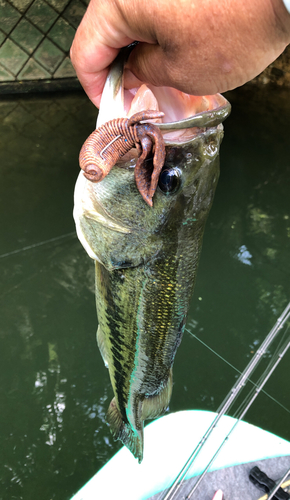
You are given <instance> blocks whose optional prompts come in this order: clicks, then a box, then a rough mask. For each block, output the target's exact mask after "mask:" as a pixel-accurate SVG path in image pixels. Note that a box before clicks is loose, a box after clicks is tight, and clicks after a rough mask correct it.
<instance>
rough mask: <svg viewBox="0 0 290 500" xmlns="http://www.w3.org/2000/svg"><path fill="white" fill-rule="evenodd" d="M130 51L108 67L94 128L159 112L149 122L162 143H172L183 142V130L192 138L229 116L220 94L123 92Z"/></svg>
mask: <svg viewBox="0 0 290 500" xmlns="http://www.w3.org/2000/svg"><path fill="white" fill-rule="evenodd" d="M130 51H131V47H127V48H125V49H122V50H121V51H120V53H119V55H118V57H117V58H116V59H115V61H114V62H113V63H112V65H111V68H110V72H109V75H108V77H107V81H106V84H105V87H104V90H103V94H102V100H101V105H100V111H99V115H98V120H97V127H99V126H100V125H102V124H103V123H105V122H107V121H109V120H112V119H114V118H126V117H127V118H128V117H130V116H132V115H133V114H135V113H137V112H138V111H143V110H145V109H150V110H156V111H162V112H163V113H164V116H163V117H162V118H160V119H158V120H152V123H154V125H155V126H157V127H158V128H159V129H160V130H161V132H162V134H163V137H164V140H165V142H171V141H172V140H173V141H174V142H175V141H176V139H178V138H179V140H180V139H181V142H182V138H183V139H184V140H186V137H185V136H184V131H185V130H187V129H191V130H190V134H187V135H190V136H191V137H192V135H196V134H198V133H200V129H202V128H209V127H216V126H218V125H219V124H220V123H222V122H223V121H224V120H225V119H226V118H227V117H228V116H229V114H230V112H231V105H230V103H229V102H228V101H227V99H226V98H225V97H224V96H222V95H221V94H215V95H206V96H194V95H190V94H186V93H184V92H181V91H180V90H177V89H174V88H171V87H155V86H153V85H146V84H143V85H141V86H140V87H137V88H133V89H128V90H127V89H124V66H125V64H126V60H127V58H128V55H129V53H130ZM148 121H149V120H148ZM150 121H151V120H150ZM178 142H179V141H178Z"/></svg>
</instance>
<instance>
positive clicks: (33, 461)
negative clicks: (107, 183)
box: [0, 89, 290, 500]
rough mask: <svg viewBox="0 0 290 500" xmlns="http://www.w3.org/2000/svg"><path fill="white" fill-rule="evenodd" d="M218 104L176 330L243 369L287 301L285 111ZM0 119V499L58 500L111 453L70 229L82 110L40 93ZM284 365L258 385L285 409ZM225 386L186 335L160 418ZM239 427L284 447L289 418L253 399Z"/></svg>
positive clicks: (80, 98)
mask: <svg viewBox="0 0 290 500" xmlns="http://www.w3.org/2000/svg"><path fill="white" fill-rule="evenodd" d="M228 98H229V99H230V100H231V102H232V104H233V112H232V115H231V117H230V118H229V119H228V120H227V122H226V124H225V139H224V142H223V144H222V149H221V177H220V181H219V185H218V189H217V193H216V197H215V201H214V205H213V208H212V211H211V214H210V217H209V220H208V223H207V227H206V232H205V237H204V245H203V251H202V257H201V261H200V267H199V272H198V277H197V283H196V288H195V293H194V297H193V300H192V307H191V310H190V315H189V318H188V323H187V327H188V329H189V330H190V331H191V332H192V333H194V334H195V335H196V336H197V337H199V338H200V339H201V340H202V341H203V342H206V343H207V344H209V345H210V346H211V348H212V349H214V350H215V351H217V352H218V353H219V354H221V355H222V356H223V357H224V358H226V359H227V360H228V361H229V362H230V363H232V364H233V365H234V366H235V367H237V368H238V369H239V370H243V368H244V367H245V366H246V364H247V363H248V361H249V360H250V357H251V356H252V353H253V352H255V350H256V349H257V347H258V346H259V344H260V343H261V341H262V340H263V339H264V337H265V336H266V334H267V333H268V331H269V330H270V329H271V327H272V326H273V324H274V323H275V321H276V319H277V317H278V316H279V315H280V313H281V312H282V310H283V309H284V307H285V306H286V304H287V303H288V302H289V300H290V259H289V251H290V196H289V180H290V153H289V122H290V119H289V117H290V105H289V100H287V95H284V93H283V92H282V91H281V90H279V89H278V90H273V91H271V92H268V93H267V94H266V93H265V94H264V93H262V92H259V93H256V94H255V93H254V92H253V91H252V90H249V89H241V90H239V91H235V92H233V93H231V94H230V95H229V96H228ZM0 117H1V120H0V168H1V184H0V193H1V196H0V205H1V211H0V213H1V239H0V276H1V282H0V377H1V380H0V429H1V433H0V457H1V458H0V499H1V500H11V499H17V500H21V499H23V500H35V499H39V498H41V499H42V500H52V499H55V500H63V499H69V498H70V497H71V496H72V494H73V493H75V492H76V491H77V490H78V489H79V488H80V487H81V486H82V485H83V484H84V483H85V482H86V481H87V480H88V479H89V478H90V477H91V476H92V475H93V474H94V473H95V472H96V471H97V470H98V469H99V468H100V467H101V466H102V465H103V464H104V463H105V462H106V461H107V460H108V459H109V458H110V457H111V456H112V455H113V454H114V453H115V452H116V451H117V450H118V449H119V447H120V444H119V443H114V442H113V440H112V439H111V436H110V432H109V429H108V427H107V426H106V424H105V412H106V409H107V407H108V405H109V402H110V400H111V398H112V390H111V387H110V383H109V379H108V373H107V370H106V369H105V367H104V366H103V363H102V360H101V357H100V354H99V352H98V350H97V347H96V342H95V331H96V326H97V322H96V313H95V304H94V290H93V287H94V284H93V281H94V276H93V262H92V261H91V260H90V259H89V258H88V257H87V255H86V254H85V251H84V250H83V249H82V247H81V245H80V243H79V242H78V240H77V238H76V236H75V233H74V223H73V220H72V207H73V188H74V183H75V180H76V177H77V174H78V171H79V167H78V152H79V149H80V147H81V145H82V142H83V141H84V139H85V138H86V137H87V135H88V134H89V133H90V132H91V131H92V130H93V128H94V121H95V110H94V109H93V106H92V105H91V104H90V103H89V102H88V100H87V98H86V97H85V96H84V95H82V94H78V95H73V94H67V95H65V96H62V95H56V94H50V95H48V96H45V97H39V96H38V97H34V98H32V97H31V98H25V99H21V100H13V99H12V100H2V101H0ZM269 356H270V353H267V356H266V357H269ZM289 360H290V354H289V353H287V355H286V357H285V359H284V360H283V361H282V363H281V364H280V366H279V367H278V369H277V371H276V372H275V374H274V375H273V377H272V378H271V380H270V381H269V383H268V384H267V386H266V387H265V389H266V390H267V392H269V393H270V394H271V395H272V396H273V397H274V398H275V399H276V400H278V401H279V402H280V404H282V405H284V406H285V407H287V408H288V409H290V391H289V369H288V366H289ZM236 377H237V373H236V372H235V371H234V370H233V369H232V368H230V367H229V366H228V365H226V363H225V362H224V361H222V360H220V359H219V358H218V357H217V356H215V355H214V354H212V353H211V352H209V351H208V350H207V349H206V348H205V347H203V346H202V345H201V344H200V343H199V342H198V341H197V340H195V339H194V338H193V337H192V336H191V335H190V334H189V333H188V332H187V333H186V334H185V336H184V339H183V341H182V344H181V346H180V348H179V350H178V353H177V356H176V361H175V365H174V389H173V397H172V401H171V405H170V410H171V411H177V410H182V409H187V408H201V409H208V410H213V411H215V410H216V409H217V408H218V406H219V404H220V403H221V401H222V400H223V398H224V397H225V395H226V394H227V392H228V390H229V389H230V387H231V386H232V385H233V383H234V382H235V380H236ZM247 420H248V421H250V422H251V423H254V424H256V425H259V426H261V427H263V428H265V429H267V430H269V431H271V432H274V433H276V434H278V435H280V436H282V437H284V438H286V439H289V440H290V413H289V412H287V411H286V410H285V409H283V408H282V407H281V406H279V405H278V404H277V403H276V402H274V401H273V400H271V399H270V398H268V397H267V396H265V395H263V394H262V395H261V396H259V398H258V399H257V401H256V403H255V405H254V406H253V408H252V409H251V410H250V412H249V413H248V415H247ZM168 439H170V436H168Z"/></svg>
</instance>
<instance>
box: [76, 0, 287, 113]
mask: <svg viewBox="0 0 290 500" xmlns="http://www.w3.org/2000/svg"><path fill="white" fill-rule="evenodd" d="M136 40H137V41H139V42H140V43H139V45H138V46H136V47H135V48H134V49H133V51H132V53H131V55H130V57H129V60H128V63H127V70H126V72H125V88H132V87H136V86H138V85H140V81H142V82H145V83H151V84H153V85H155V86H170V87H174V88H177V89H179V90H181V91H183V92H186V93H188V94H193V95H210V94H215V93H217V92H225V91H227V90H230V89H232V88H235V87H237V86H240V85H242V84H244V83H245V82H247V81H249V80H251V79H252V78H254V77H255V76H256V75H258V74H259V73H260V72H261V71H263V70H264V69H265V68H266V67H267V66H268V65H269V64H270V63H271V62H273V61H274V60H275V59H276V58H277V57H278V55H279V54H280V53H281V52H283V50H284V48H285V47H286V45H287V44H288V43H290V14H289V13H288V12H287V10H286V8H285V6H284V4H283V2H282V0H243V2H237V1H235V0H232V1H229V0H219V2H216V0H203V1H201V0H158V2H157V1H156V0H146V1H145V2H144V0H142V1H141V0H130V1H128V0H91V2H90V4H89V6H88V9H87V12H86V14H85V16H84V18H83V20H82V22H81V24H80V26H79V28H78V30H77V33H76V36H75V39H74V41H73V44H72V48H71V60H72V63H73V65H74V67H75V70H76V73H77V75H78V78H79V80H80V82H81V84H82V86H83V87H84V90H85V91H86V93H87V94H88V96H89V98H90V99H91V101H92V102H93V103H94V104H95V105H96V106H99V104H100V99H101V95H102V90H103V87H104V84H105V81H106V77H107V74H108V68H109V65H110V64H111V62H112V61H113V60H114V59H115V57H116V56H117V54H118V52H119V50H120V48H122V47H124V46H126V45H129V44H130V43H132V42H133V41H136Z"/></svg>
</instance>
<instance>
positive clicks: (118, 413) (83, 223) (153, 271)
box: [74, 65, 230, 463]
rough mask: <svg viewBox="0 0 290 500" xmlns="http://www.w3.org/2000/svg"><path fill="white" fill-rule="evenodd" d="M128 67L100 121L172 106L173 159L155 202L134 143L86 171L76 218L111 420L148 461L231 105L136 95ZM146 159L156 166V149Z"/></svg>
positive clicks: (114, 75)
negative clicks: (126, 88)
mask: <svg viewBox="0 0 290 500" xmlns="http://www.w3.org/2000/svg"><path fill="white" fill-rule="evenodd" d="M120 74H121V73H120V66H118V65H117V66H116V65H115V66H113V67H112V70H111V73H110V75H109V77H108V82H107V87H106V88H105V91H104V94H103V95H104V96H105V97H104V99H105V100H106V102H105V104H104V103H103V102H102V104H101V113H100V120H101V122H105V121H106V119H111V118H113V117H114V114H115V117H116V116H126V115H128V116H131V115H132V114H133V113H135V112H136V111H139V110H141V109H144V107H147V109H152V107H153V106H154V109H157V110H158V109H160V110H161V111H162V112H164V114H165V116H164V118H163V119H162V123H155V125H156V126H158V127H159V129H160V130H161V132H162V133H163V137H164V140H165V162H164V166H163V169H162V171H161V174H160V176H159V180H158V187H157V189H156V192H155V194H154V196H153V207H151V206H149V205H148V203H146V202H145V201H144V199H143V198H142V197H141V195H140V193H139V191H138V189H137V187H136V182H135V178H134V169H135V165H136V161H137V156H138V155H137V152H136V150H135V149H132V150H131V151H130V153H129V154H127V155H125V156H124V157H123V158H122V159H121V160H120V161H119V162H118V163H117V164H116V165H115V166H114V167H113V168H112V169H111V171H110V173H109V174H108V175H107V176H106V177H104V178H103V180H101V182H98V183H93V182H91V181H90V180H87V179H86V178H85V177H84V175H83V173H82V172H81V173H80V175H79V178H78V181H77V184H76V190H75V208H74V218H75V222H76V227H77V233H78V236H79V239H80V241H81V243H82V244H83V246H84V248H85V249H86V251H87V252H88V254H89V255H90V257H91V258H92V259H94V260H95V282H96V285H95V287H96V288H95V291H96V307H97V315H98V323H99V325H98V331H97V341H98V346H99V349H100V351H101V354H102V357H103V360H104V362H105V364H106V366H107V367H108V369H109V374H110V379H111V384H112V388H113V392H114V398H113V400H112V402H111V404H110V406H109V409H108V413H107V421H108V423H109V425H110V428H111V431H112V433H113V436H114V438H115V439H120V440H121V441H122V442H123V443H124V444H125V445H126V446H127V447H128V448H129V450H130V451H131V452H132V453H133V455H134V456H135V457H136V458H137V459H138V461H139V463H140V462H141V461H142V458H143V422H144V420H146V419H149V418H155V417H157V416H159V415H161V414H162V413H163V412H164V411H165V410H166V409H167V407H168V405H169V401H170V397H171V392H172V367H173V362H174V357H175V353H176V350H177V348H178V346H179V344H180V342H181V339H182V335H183V331H184V327H185V323H186V317H187V313H188V308H189V303H190V299H191V295H192V292H193V287H194V282H195V276H196V270H197V265H198V259H199V255H200V251H201V244H202V237H203V232H204V227H205V223H206V219H207V216H208V213H209V210H210V207H211V205H212V201H213V196H214V192H215V188H216V185H217V181H218V177H219V159H218V153H219V146H220V143H221V140H222V137H223V127H222V125H221V122H222V121H223V120H224V119H225V118H226V117H227V116H228V114H229V112H230V105H229V103H228V102H227V101H226V99H224V98H223V97H222V96H220V95H216V96H207V97H193V96H188V95H186V94H182V93H181V92H179V91H175V90H173V89H157V88H153V87H150V88H149V87H146V88H145V87H144V86H143V87H142V90H141V91H140V92H139V94H138V92H137V93H136V92H135V93H136V95H135V97H134V95H132V92H131V101H130V95H129V96H128V95H127V96H126V95H125V99H124V97H123V96H122V95H121V94H122V92H123V88H122V84H121V83H120V81H121V80H120ZM108 89H109V90H108ZM118 95H119V97H118ZM120 96H121V97H120ZM136 96H137V97H136ZM155 101H156V102H155ZM128 102H129V106H130V104H131V108H130V110H129V111H128ZM112 103H114V106H112ZM120 103H121V104H120ZM144 103H145V104H144ZM152 103H153V104H152ZM126 106H127V109H126ZM106 107H107V109H108V112H107V115H106ZM112 110H113V111H112ZM147 164H148V171H150V169H151V170H152V159H150V158H149V159H148V160H147Z"/></svg>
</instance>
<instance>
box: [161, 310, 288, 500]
mask: <svg viewBox="0 0 290 500" xmlns="http://www.w3.org/2000/svg"><path fill="white" fill-rule="evenodd" d="M289 317H290V302H289V304H288V305H287V306H286V308H285V309H284V311H283V312H282V314H281V316H280V317H279V318H278V320H277V321H276V323H275V325H274V326H273V328H272V329H271V330H270V332H269V333H268V335H267V336H266V338H265V340H264V341H263V342H262V344H261V346H260V348H259V349H258V350H257V351H256V353H255V354H254V356H253V358H252V359H251V361H250V362H249V364H248V365H247V366H246V368H245V370H244V371H243V372H242V373H241V375H240V377H239V378H238V380H237V381H236V383H235V384H234V385H233V387H232V389H231V390H230V392H229V393H228V395H227V396H226V398H225V399H224V401H223V402H222V404H221V405H220V407H219V408H218V413H217V415H216V417H215V418H214V420H213V422H212V423H211V425H210V426H209V428H208V429H207V431H206V433H205V434H204V435H203V437H202V439H201V440H200V441H199V443H198V444H197V446H196V447H195V449H194V450H193V452H192V454H191V455H190V457H189V458H188V460H187V461H186V463H185V465H184V466H183V468H182V469H181V471H180V472H179V474H178V475H177V477H176V478H175V480H174V482H173V483H172V485H171V486H170V488H169V490H168V491H167V492H166V493H165V495H163V496H162V497H161V498H160V500H170V499H171V500H172V499H173V497H174V495H175V493H177V491H178V490H179V488H180V487H181V485H182V483H183V481H184V478H185V476H186V474H187V472H188V471H189V469H190V468H191V466H192V464H193V462H194V460H195V459H196V457H197V455H198V453H199V452H200V450H201V449H202V447H203V446H204V444H205V443H206V441H207V440H208V438H209V436H210V435H211V433H212V431H213V430H214V428H215V427H216V426H217V424H218V422H219V420H220V419H221V418H222V416H223V415H225V413H226V412H227V410H228V409H229V408H230V407H231V405H232V404H233V403H234V401H235V400H236V399H237V397H238V395H239V394H240V392H241V391H242V389H243V388H244V386H245V384H246V383H247V381H248V379H249V377H250V376H251V374H252V372H253V371H254V370H255V368H256V367H257V366H258V364H259V362H260V360H261V358H262V356H263V355H264V354H265V353H266V351H267V349H268V348H269V347H270V345H271V343H272V342H273V341H274V339H275V338H276V336H277V334H278V333H279V331H280V330H281V329H282V327H283V325H284V324H285V322H286V321H287V319H289ZM287 348H288V347H287ZM275 367H276V365H275ZM271 373H272V372H271ZM267 380H268V378H267Z"/></svg>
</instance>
